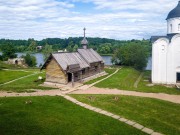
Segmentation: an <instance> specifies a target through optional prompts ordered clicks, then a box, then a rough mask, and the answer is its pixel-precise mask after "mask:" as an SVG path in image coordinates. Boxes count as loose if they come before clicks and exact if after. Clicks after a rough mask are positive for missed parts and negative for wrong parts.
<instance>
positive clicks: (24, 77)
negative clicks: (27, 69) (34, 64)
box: [0, 72, 43, 86]
mask: <svg viewBox="0 0 180 135" xmlns="http://www.w3.org/2000/svg"><path fill="white" fill-rule="evenodd" d="M41 73H43V72H38V73H33V74H30V75H26V76H23V77H19V78H17V79H14V80H11V81H9V82H5V83H3V84H0V86H3V85H6V84H9V83H12V82H15V81H17V80H21V79H23V78H27V77H30V76H33V75H37V74H41Z"/></svg>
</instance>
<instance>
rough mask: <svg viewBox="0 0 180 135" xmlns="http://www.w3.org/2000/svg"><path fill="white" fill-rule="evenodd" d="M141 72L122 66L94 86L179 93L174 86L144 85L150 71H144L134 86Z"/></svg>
mask: <svg viewBox="0 0 180 135" xmlns="http://www.w3.org/2000/svg"><path fill="white" fill-rule="evenodd" d="M140 74H141V73H140V72H139V71H137V70H135V69H133V68H126V67H124V68H122V69H120V70H119V72H118V73H116V74H115V75H113V76H112V77H110V78H108V79H106V80H104V81H102V82H100V83H98V84H96V85H95V86H96V87H100V88H117V89H121V90H133V91H141V92H154V93H161V92H162V93H168V94H180V91H179V90H177V89H176V88H167V87H165V86H160V85H156V86H153V87H149V86H146V84H149V82H145V81H144V80H147V79H148V78H150V72H149V71H145V74H144V76H143V78H142V79H141V81H140V83H139V85H138V87H137V88H134V83H135V82H136V80H137V78H138V77H139V75H140Z"/></svg>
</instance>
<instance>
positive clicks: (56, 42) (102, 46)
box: [0, 37, 151, 54]
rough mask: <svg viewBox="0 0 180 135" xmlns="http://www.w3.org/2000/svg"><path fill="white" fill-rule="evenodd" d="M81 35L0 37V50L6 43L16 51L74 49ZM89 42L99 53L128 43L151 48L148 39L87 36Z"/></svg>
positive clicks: (77, 46)
mask: <svg viewBox="0 0 180 135" xmlns="http://www.w3.org/2000/svg"><path fill="white" fill-rule="evenodd" d="M82 39H83V38H82V37H74V38H72V37H70V38H66V39H60V38H47V39H43V40H40V41H37V40H34V39H28V40H10V39H0V50H1V48H3V46H5V45H7V44H9V43H10V44H12V45H13V46H14V47H15V51H16V52H41V51H43V49H42V50H41V49H37V46H42V47H43V48H44V47H45V45H50V46H51V47H52V49H53V51H58V50H65V49H66V50H67V51H70V52H72V51H76V50H77V48H79V47H81V44H80V42H81V40H82ZM87 40H88V42H89V47H90V48H93V49H94V50H96V51H97V52H98V53H100V54H113V53H114V51H115V50H116V49H117V48H119V47H120V46H123V45H128V44H139V45H145V46H147V48H149V50H150V49H151V47H150V43H149V40H129V41H125V40H124V41H120V40H114V39H107V38H87Z"/></svg>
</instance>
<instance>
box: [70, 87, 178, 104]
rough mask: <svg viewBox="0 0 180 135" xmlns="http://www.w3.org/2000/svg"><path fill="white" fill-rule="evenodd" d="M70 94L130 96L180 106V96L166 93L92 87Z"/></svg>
mask: <svg viewBox="0 0 180 135" xmlns="http://www.w3.org/2000/svg"><path fill="white" fill-rule="evenodd" d="M70 94H109V95H128V96H138V97H148V98H156V99H161V100H165V101H170V102H173V103H178V104H180V95H169V94H164V93H143V92H136V91H127V90H118V89H107V88H97V87H91V88H89V89H86V90H81V89H80V90H77V91H73V92H71V93H70Z"/></svg>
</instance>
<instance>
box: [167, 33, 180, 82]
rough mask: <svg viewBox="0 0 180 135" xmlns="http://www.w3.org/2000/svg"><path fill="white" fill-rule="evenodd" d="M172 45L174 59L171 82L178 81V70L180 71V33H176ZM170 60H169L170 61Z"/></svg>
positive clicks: (172, 60)
mask: <svg viewBox="0 0 180 135" xmlns="http://www.w3.org/2000/svg"><path fill="white" fill-rule="evenodd" d="M171 46H172V59H171V60H170V61H171V64H172V68H171V69H170V71H169V72H170V76H169V78H171V83H174V84H175V83H176V82H177V77H176V75H177V72H179V71H178V70H177V69H178V68H179V67H180V34H177V35H175V36H174V37H173V38H172V40H171ZM170 61H169V62H170Z"/></svg>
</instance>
